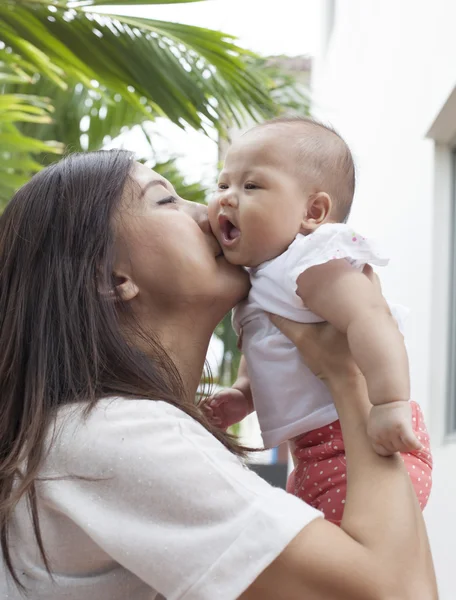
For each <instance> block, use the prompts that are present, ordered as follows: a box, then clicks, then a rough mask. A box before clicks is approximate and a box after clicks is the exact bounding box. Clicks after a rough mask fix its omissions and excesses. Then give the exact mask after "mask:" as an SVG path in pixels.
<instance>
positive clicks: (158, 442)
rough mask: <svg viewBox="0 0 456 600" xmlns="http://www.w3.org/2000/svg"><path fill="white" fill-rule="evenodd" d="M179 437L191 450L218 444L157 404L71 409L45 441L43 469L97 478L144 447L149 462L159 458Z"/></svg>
mask: <svg viewBox="0 0 456 600" xmlns="http://www.w3.org/2000/svg"><path fill="white" fill-rule="evenodd" d="M185 432H187V434H188V435H185ZM183 433H184V437H189V438H191V439H192V444H194V443H198V441H199V440H204V442H203V445H204V444H206V445H207V444H214V443H215V444H218V443H219V442H218V441H217V440H216V439H215V438H214V437H213V436H212V435H211V434H210V433H209V432H208V431H206V430H205V429H204V427H202V426H201V425H200V424H199V423H198V422H197V421H195V419H193V418H192V417H190V416H189V415H188V414H186V413H185V412H184V411H183V410H181V409H179V408H178V407H176V406H173V405H171V404H169V403H167V402H165V401H162V400H148V399H130V398H122V397H112V398H103V399H100V400H99V401H98V402H97V403H96V404H95V405H94V406H93V407H91V408H89V406H88V405H87V404H84V403H79V404H73V405H69V406H66V407H62V408H61V409H60V410H59V412H58V413H57V416H56V419H55V421H54V423H53V425H52V427H51V429H50V432H49V435H48V453H47V460H46V465H45V467H46V470H50V471H54V472H56V471H62V470H63V471H68V472H70V471H73V470H75V468H76V467H77V469H76V470H77V471H78V472H80V469H79V466H82V465H83V466H85V467H89V466H91V467H92V468H91V469H89V470H93V471H94V472H95V473H98V471H99V470H100V469H101V470H103V468H104V467H105V466H106V465H107V464H109V465H111V467H110V468H111V470H112V465H115V464H117V465H118V464H119V462H120V461H122V459H129V458H131V457H132V456H135V455H137V454H138V450H139V449H140V448H141V447H145V446H147V452H148V454H149V456H150V455H151V454H156V455H157V456H158V455H160V454H163V453H164V452H165V448H166V445H167V444H170V443H176V440H177V439H179V440H180V442H181V444H182V438H183ZM139 454H141V452H139ZM89 458H90V465H88V464H87V461H88V459H89ZM92 474H93V473H89V476H91V475H92Z"/></svg>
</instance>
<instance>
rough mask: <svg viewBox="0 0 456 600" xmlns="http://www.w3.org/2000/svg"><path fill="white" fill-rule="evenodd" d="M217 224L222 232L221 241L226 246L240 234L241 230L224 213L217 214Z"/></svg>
mask: <svg viewBox="0 0 456 600" xmlns="http://www.w3.org/2000/svg"><path fill="white" fill-rule="evenodd" d="M219 226H220V232H221V234H222V243H223V244H225V245H227V246H230V245H232V243H233V242H234V241H235V240H237V239H238V238H239V237H240V235H241V232H240V231H239V229H238V228H237V227H236V225H235V224H234V223H233V222H232V221H230V220H229V219H228V217H226V216H225V215H220V216H219Z"/></svg>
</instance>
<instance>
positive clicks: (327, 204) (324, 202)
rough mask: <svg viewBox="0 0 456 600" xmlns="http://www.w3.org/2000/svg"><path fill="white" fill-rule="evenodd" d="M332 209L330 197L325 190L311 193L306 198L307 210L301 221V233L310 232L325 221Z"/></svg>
mask: <svg viewBox="0 0 456 600" xmlns="http://www.w3.org/2000/svg"><path fill="white" fill-rule="evenodd" d="M331 210H332V201H331V197H330V196H329V195H328V194H327V193H326V192H317V193H316V194H311V195H310V196H309V198H308V199H307V211H306V214H305V215H304V217H303V219H302V223H301V233H310V232H312V231H315V229H317V227H319V226H320V225H322V224H323V223H325V222H326V221H327V220H328V218H329V215H330V214H331Z"/></svg>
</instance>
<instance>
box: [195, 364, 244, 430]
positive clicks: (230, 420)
mask: <svg viewBox="0 0 456 600" xmlns="http://www.w3.org/2000/svg"><path fill="white" fill-rule="evenodd" d="M202 409H203V411H204V412H205V414H206V416H207V417H208V419H209V420H210V421H211V422H212V423H213V424H214V425H216V426H217V427H220V428H221V429H227V428H228V427H230V425H234V424H235V423H239V422H240V421H242V420H243V419H245V417H246V416H247V415H249V414H250V413H252V412H253V410H254V408H253V400H252V392H251V391H250V380H249V376H248V373H247V364H246V361H245V359H244V357H243V356H242V357H241V362H240V363H239V370H238V376H237V379H236V381H235V382H234V384H233V386H232V387H231V388H227V389H224V390H221V391H220V392H218V393H217V394H215V395H214V396H212V397H211V398H208V399H207V400H206V401H205V402H203V404H202Z"/></svg>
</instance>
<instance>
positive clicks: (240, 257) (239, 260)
mask: <svg viewBox="0 0 456 600" xmlns="http://www.w3.org/2000/svg"><path fill="white" fill-rule="evenodd" d="M223 254H224V256H225V259H226V260H227V262H229V263H231V264H232V265H236V266H238V267H245V268H249V269H254V268H255V267H258V266H259V265H261V263H262V262H265V261H258V260H254V259H253V258H252V257H251V256H248V255H247V254H246V253H243V252H239V251H230V250H225V249H224V250H223Z"/></svg>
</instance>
